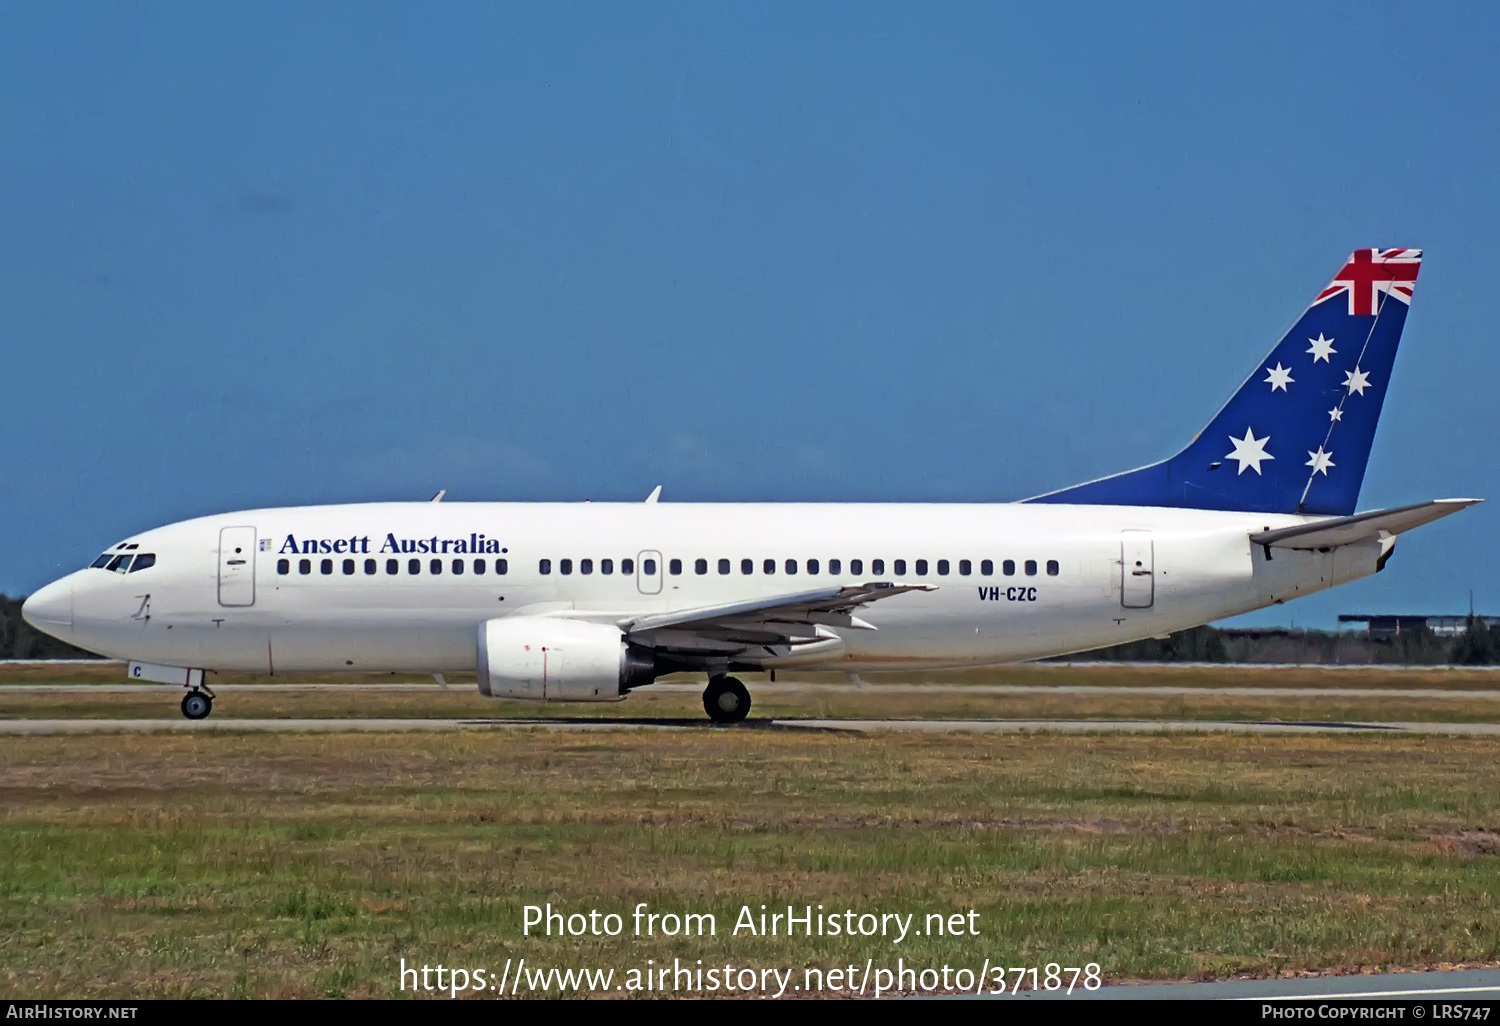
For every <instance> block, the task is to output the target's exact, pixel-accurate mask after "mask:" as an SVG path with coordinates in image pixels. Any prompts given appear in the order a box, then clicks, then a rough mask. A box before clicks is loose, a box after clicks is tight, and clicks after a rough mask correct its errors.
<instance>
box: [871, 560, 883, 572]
mask: <svg viewBox="0 0 1500 1026" xmlns="http://www.w3.org/2000/svg"><path fill="white" fill-rule="evenodd" d="M870 573H872V574H883V573H885V560H883V559H872V560H870Z"/></svg>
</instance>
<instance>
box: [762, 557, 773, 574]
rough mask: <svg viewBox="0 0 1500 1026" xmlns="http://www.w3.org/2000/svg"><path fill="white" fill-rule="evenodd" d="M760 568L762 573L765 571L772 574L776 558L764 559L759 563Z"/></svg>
mask: <svg viewBox="0 0 1500 1026" xmlns="http://www.w3.org/2000/svg"><path fill="white" fill-rule="evenodd" d="M760 569H761V572H762V573H765V574H774V573H775V572H776V560H774V559H768V560H766V561H765V562H764V563H762V564H761V567H760Z"/></svg>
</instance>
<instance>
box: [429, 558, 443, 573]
mask: <svg viewBox="0 0 1500 1026" xmlns="http://www.w3.org/2000/svg"><path fill="white" fill-rule="evenodd" d="M427 572H428V573H430V574H432V575H433V576H434V577H436V576H437V575H439V574H441V573H442V572H443V561H442V560H441V559H434V560H430V561H429V562H428V564H427Z"/></svg>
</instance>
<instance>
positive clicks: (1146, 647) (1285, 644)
mask: <svg viewBox="0 0 1500 1026" xmlns="http://www.w3.org/2000/svg"><path fill="white" fill-rule="evenodd" d="M1067 658H1069V659H1098V660H1104V661H1120V662H1166V663H1172V662H1183V663H1348V664H1355V665H1360V664H1370V663H1380V664H1391V665H1400V666H1494V665H1497V664H1500V637H1496V632H1495V631H1493V630H1491V629H1490V627H1489V626H1488V625H1487V624H1486V623H1485V622H1484V621H1483V620H1481V619H1478V618H1475V617H1470V618H1469V624H1468V629H1467V630H1465V631H1464V633H1462V634H1460V635H1458V636H1457V637H1438V636H1437V635H1436V634H1433V633H1432V631H1430V630H1427V629H1426V628H1421V629H1418V630H1411V631H1402V632H1401V633H1400V634H1399V635H1396V636H1394V637H1391V638H1379V639H1375V638H1370V637H1369V636H1368V635H1366V634H1364V633H1362V632H1361V633H1356V632H1347V631H1314V630H1297V631H1266V632H1263V633H1248V632H1245V633H1242V632H1238V631H1221V630H1218V629H1217V628H1214V627H1194V628H1192V629H1190V630H1185V631H1178V632H1177V633H1176V634H1173V635H1171V636H1169V637H1166V638H1148V639H1147V640H1145V641H1132V642H1131V643H1129V644H1128V645H1114V646H1112V647H1110V648H1101V649H1096V650H1094V651H1092V652H1084V653H1080V654H1078V655H1072V656H1068V657H1067Z"/></svg>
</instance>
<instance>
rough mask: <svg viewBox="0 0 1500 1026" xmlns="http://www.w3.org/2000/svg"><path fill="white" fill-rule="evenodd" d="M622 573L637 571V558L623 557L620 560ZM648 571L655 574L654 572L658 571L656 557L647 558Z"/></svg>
mask: <svg viewBox="0 0 1500 1026" xmlns="http://www.w3.org/2000/svg"><path fill="white" fill-rule="evenodd" d="M620 573H622V574H633V573H635V560H633V559H622V560H620ZM646 573H648V574H654V573H656V560H654V559H648V560H646Z"/></svg>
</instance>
